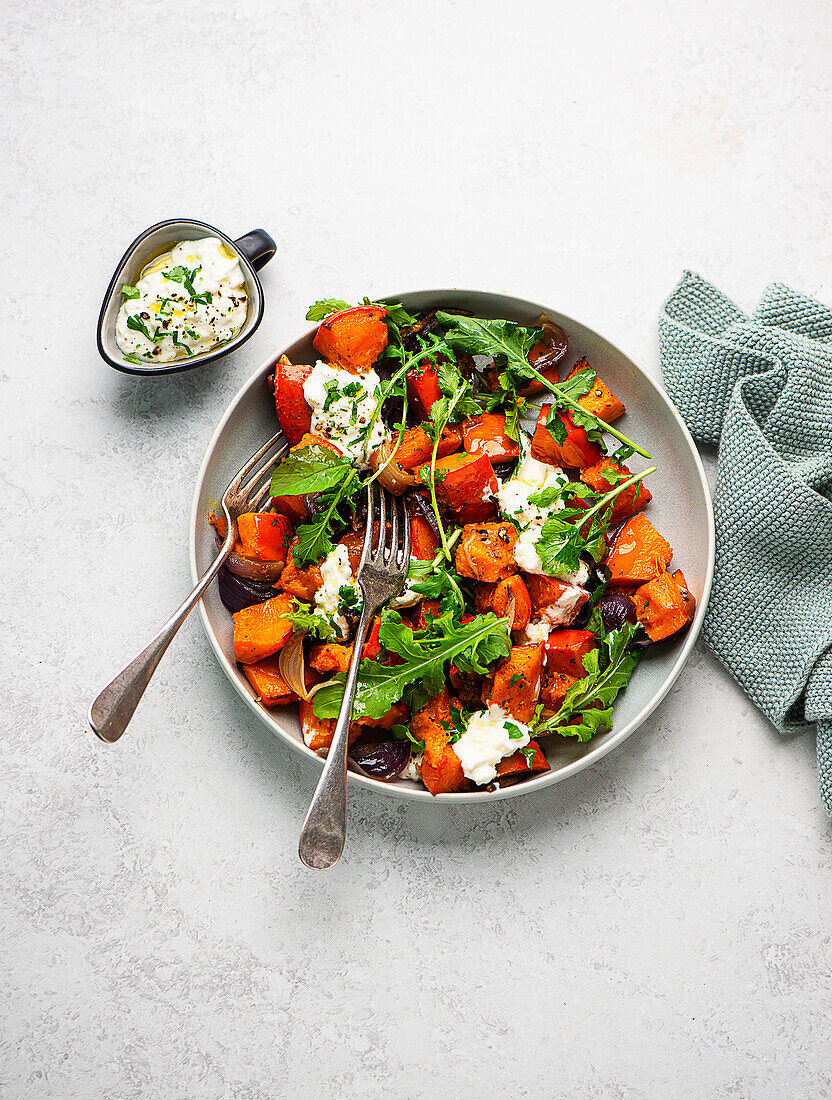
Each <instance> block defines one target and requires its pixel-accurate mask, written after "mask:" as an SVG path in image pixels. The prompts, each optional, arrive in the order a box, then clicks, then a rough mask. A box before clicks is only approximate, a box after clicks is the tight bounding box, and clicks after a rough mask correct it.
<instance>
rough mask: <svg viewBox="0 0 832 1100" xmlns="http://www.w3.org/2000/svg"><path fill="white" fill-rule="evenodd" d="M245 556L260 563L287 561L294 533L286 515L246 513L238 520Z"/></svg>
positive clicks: (238, 531)
mask: <svg viewBox="0 0 832 1100" xmlns="http://www.w3.org/2000/svg"><path fill="white" fill-rule="evenodd" d="M237 533H238V535H239V536H240V542H241V543H242V545H243V556H244V557H246V558H256V559H257V560H258V561H284V562H285V561H286V554H287V552H288V549H289V543H290V542H291V541H292V536H293V535H294V531H293V530H292V525H291V523H290V522H289V520H288V519H287V518H286V516H284V515H274V514H272V513H270V512H244V513H243V514H242V515H241V516H240V518H239V519H238V520H237Z"/></svg>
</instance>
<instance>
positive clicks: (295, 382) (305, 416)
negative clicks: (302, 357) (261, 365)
mask: <svg viewBox="0 0 832 1100" xmlns="http://www.w3.org/2000/svg"><path fill="white" fill-rule="evenodd" d="M312 370H313V368H312V367H311V366H309V365H308V364H306V363H292V362H290V361H289V360H288V359H287V358H286V356H285V355H281V357H280V358H279V359H278V361H277V365H276V366H275V371H274V405H275V409H276V410H277V419H278V421H279V422H280V427H281V429H282V431H283V434H284V435H285V436H286V439H287V441H288V443H289V446H290V447H294V446H295V444H297V443H300V441H301V439H302V438H303V436H304V434H305V433H306V432H308V431H309V430H310V429H311V427H312V410H311V409H310V407H309V406H308V405H307V404H306V400H305V398H304V396H303V383H304V382H305V381H306V379H307V378H308V377H309V375H310V374H311V373H312Z"/></svg>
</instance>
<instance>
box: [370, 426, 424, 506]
mask: <svg viewBox="0 0 832 1100" xmlns="http://www.w3.org/2000/svg"><path fill="white" fill-rule="evenodd" d="M394 446H395V441H394V440H391V439H388V440H386V441H385V442H384V443H382V445H381V446H380V447H376V449H375V450H374V451H373V453H372V454H371V455H370V467H371V469H372V471H373V473H377V472H378V471H379V470H380V469H381V467H382V466H383V467H384V469H383V470H381V473H380V474H379V475H378V483H379V485H383V486H384V488H385V489H388V490H389V491H390V492H391V493H393V494H394V495H395V496H402V495H403V494H404V493H406V492H407V490H408V489H412V488H414V486H416V485H421V484H422V479H421V478H418V477H416V475H415V474H411V473H410V472H409V471H408V470H403V469H402V468H401V466H400V465H399V464H398V462H396V460H395V458H394V459H393V461H392V462H389V463H388V462H387V459H388V458H389V457H390V455H391V454H392V451H393V447H394ZM385 463H386V465H385Z"/></svg>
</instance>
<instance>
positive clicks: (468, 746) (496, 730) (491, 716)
mask: <svg viewBox="0 0 832 1100" xmlns="http://www.w3.org/2000/svg"><path fill="white" fill-rule="evenodd" d="M518 733H519V736H518ZM512 734H513V735H514V736H512ZM530 740H531V734H530V733H529V727H528V726H526V725H524V724H523V723H522V722H517V721H516V720H515V719H514V718H512V717H511V716H510V715H508V714H506V712H505V711H504V710H503V708H502V707H500V706H497V704H496V703H492V704H491V706H490V707H489V708H488V710H478V711H476V712H475V713H474V714H472V715H471V717H470V718H469V719H468V725H467V727H466V729H465V733H463V735H462V737H460V738H459V740H458V741H455V742H454V744H453V745H452V746H451V747H452V748H453V750H454V752H455V753H456V755H457V756H458V757H459V761H460V763H461V764H462V770H463V772H464V773H465V775H466V777H467V778H468V779H470V780H471V781H472V782H473V783H476V784H477V786H479V787H482V786H483V785H485V784H486V783H490V782H491V781H492V780H493V779H494V778H495V776H496V775H497V764H499V763H500V761H501V760H502V759H503V758H504V757H506V756H511V755H512V753H515V752H516V751H517V750H518V749H522V748H525V746H526V745H528V743H529V741H530Z"/></svg>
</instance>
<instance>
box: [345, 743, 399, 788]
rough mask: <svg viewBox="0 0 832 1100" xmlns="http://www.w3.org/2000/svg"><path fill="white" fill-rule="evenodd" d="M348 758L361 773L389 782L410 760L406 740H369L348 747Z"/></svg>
mask: <svg viewBox="0 0 832 1100" xmlns="http://www.w3.org/2000/svg"><path fill="white" fill-rule="evenodd" d="M350 760H351V761H352V762H353V764H354V765H355V767H356V769H357V770H358V771H360V772H361V773H362V774H363V775H369V776H371V777H372V778H373V779H381V780H383V781H384V782H386V783H389V782H390V781H391V780H393V779H398V778H399V776H400V775H401V774H402V772H403V771H404V769H405V768H406V767H407V762H408V760H410V743H409V742H408V741H370V742H368V743H367V744H364V745H353V746H352V747H351V748H350Z"/></svg>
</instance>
